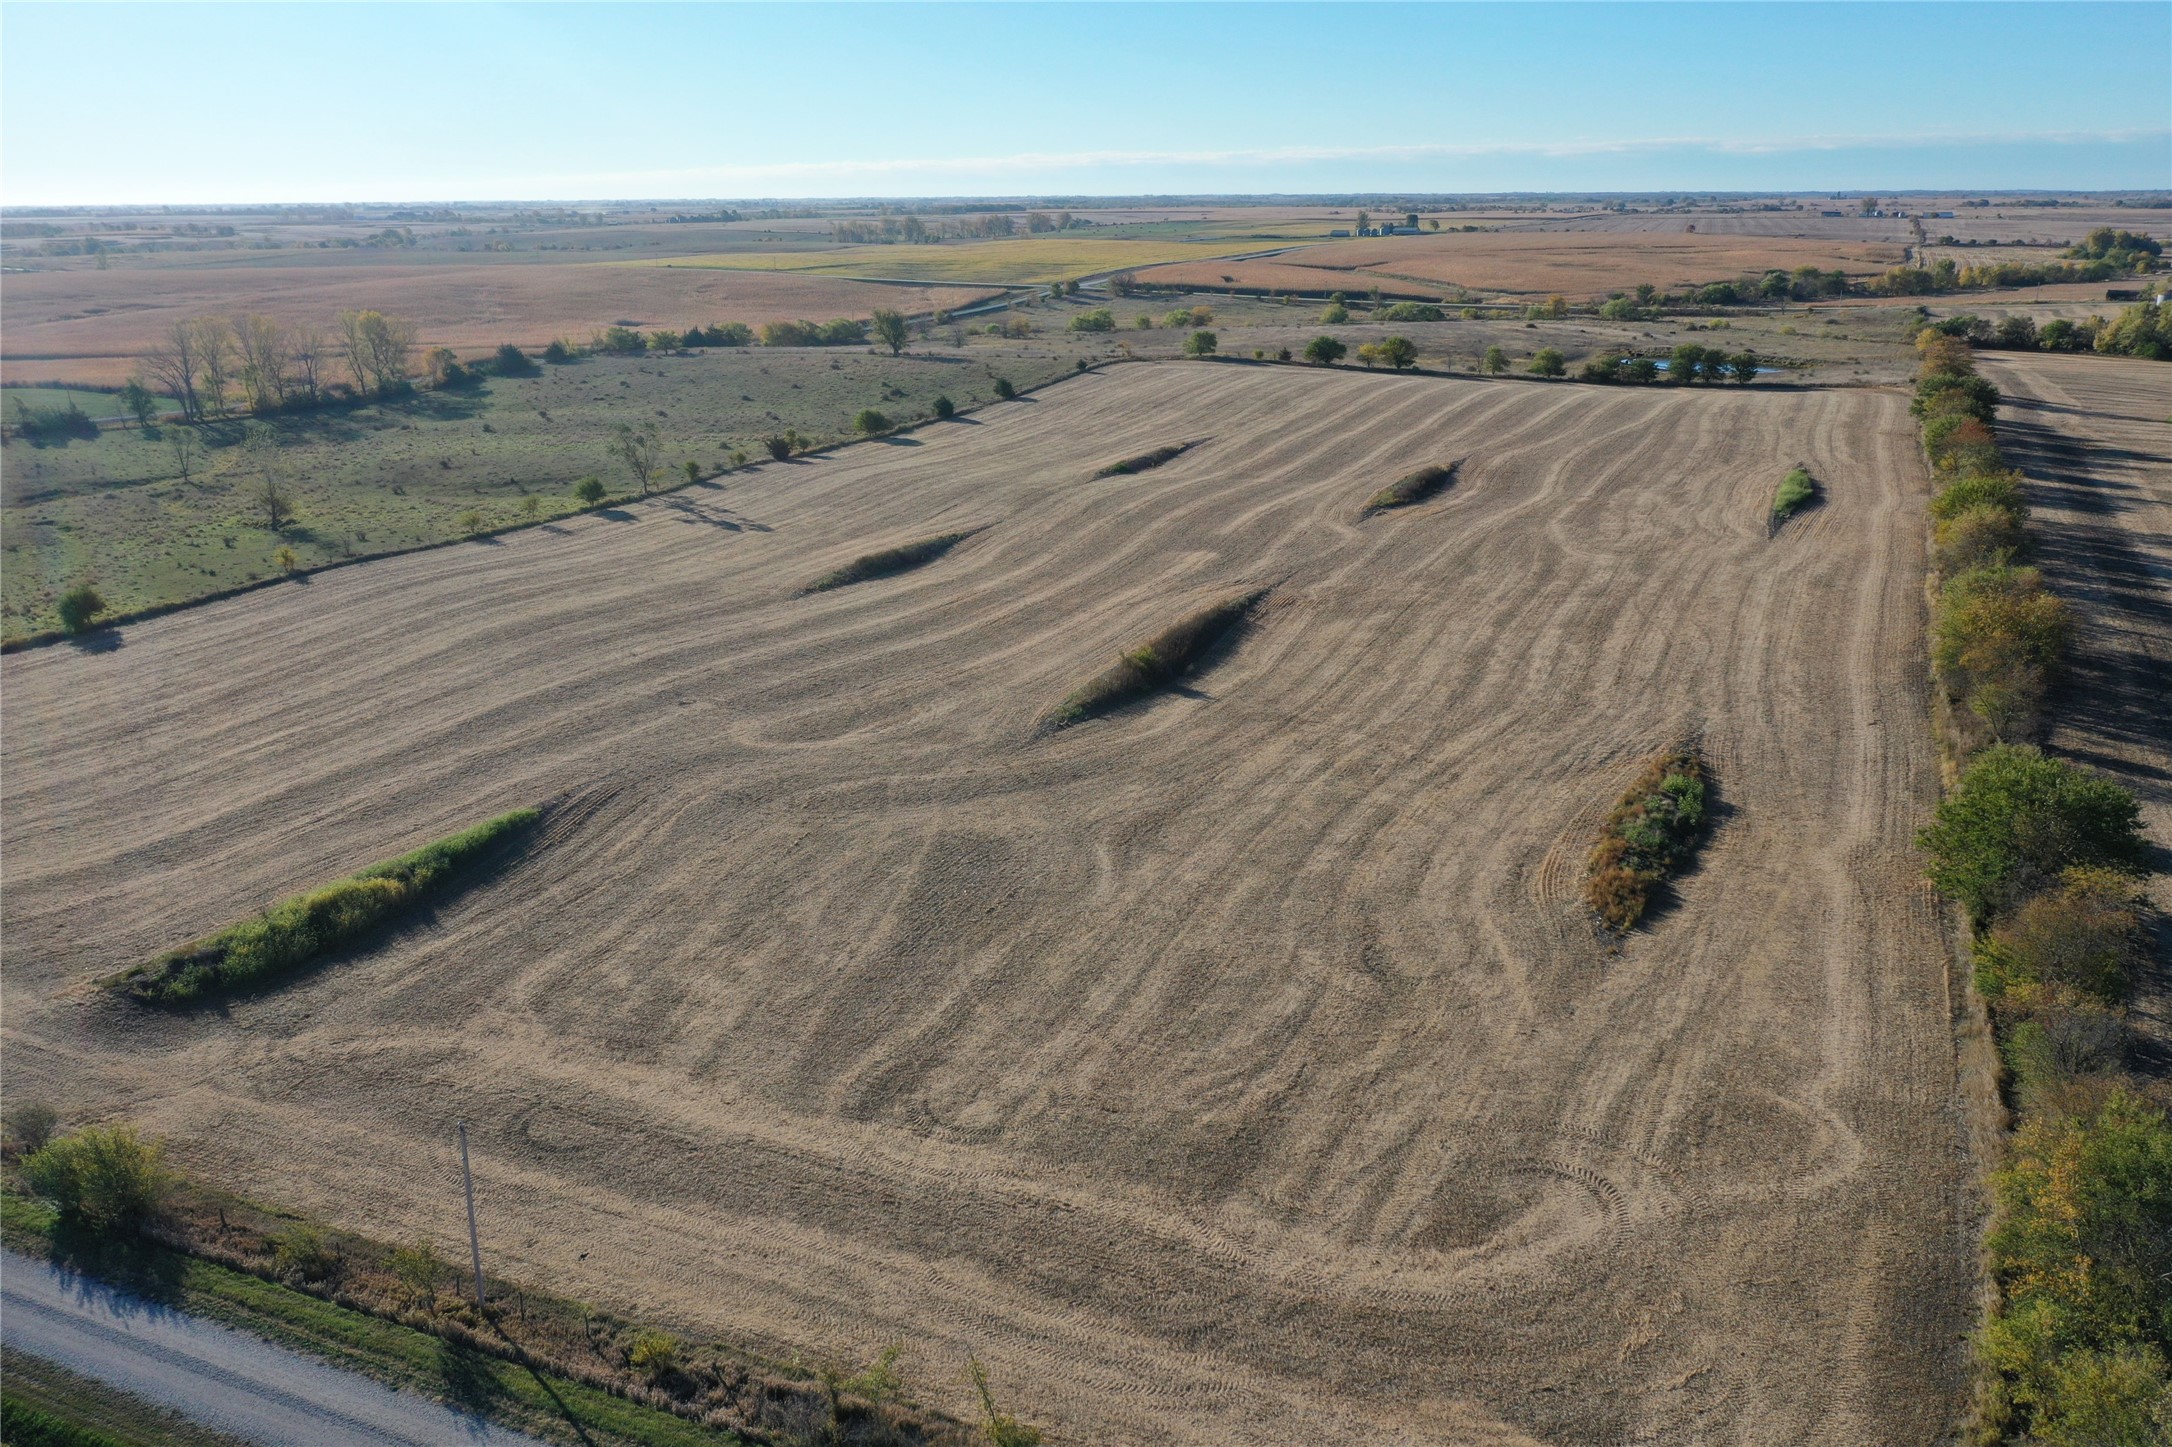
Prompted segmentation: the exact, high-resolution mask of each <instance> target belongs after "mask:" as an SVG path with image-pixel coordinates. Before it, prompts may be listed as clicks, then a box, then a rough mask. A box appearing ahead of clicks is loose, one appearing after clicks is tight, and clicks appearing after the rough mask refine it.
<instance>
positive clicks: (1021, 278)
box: [663, 232, 1262, 284]
mask: <svg viewBox="0 0 2172 1447" xmlns="http://www.w3.org/2000/svg"><path fill="white" fill-rule="evenodd" d="M1261 246H1262V243H1261V242H1260V241H1258V240H1257V239H1254V238H1251V237H1239V238H1232V239H1230V240H1228V241H1225V242H1219V243H1217V242H1194V241H1183V240H1179V239H1177V238H1175V237H1169V238H1163V239H1151V240H1149V239H1133V238H1126V237H1106V236H1095V235H1093V234H1092V233H1091V232H1071V233H1068V234H1063V235H1057V236H1024V237H1019V238H1017V239H1015V240H1010V241H966V242H946V243H944V244H942V245H940V246H847V247H840V248H838V249H836V250H833V251H774V252H755V251H750V252H720V253H718V254H717V255H715V256H705V257H694V258H687V259H682V260H675V261H671V262H668V263H663V264H665V265H668V266H672V267H730V268H735V269H736V268H746V269H762V270H776V271H785V272H801V273H822V274H826V275H830V276H879V277H900V278H906V279H909V280H915V281H953V282H990V283H1006V284H1017V283H1026V282H1042V281H1060V280H1067V279H1070V278H1073V277H1079V276H1085V275H1087V274H1088V273H1091V272H1102V271H1118V270H1122V269H1123V268H1126V267H1142V266H1152V265H1153V264H1155V263H1156V262H1161V261H1168V260H1170V259H1172V258H1175V257H1184V256H1212V255H1214V254H1215V253H1216V252H1217V251H1224V252H1227V251H1257V250H1260V249H1261Z"/></svg>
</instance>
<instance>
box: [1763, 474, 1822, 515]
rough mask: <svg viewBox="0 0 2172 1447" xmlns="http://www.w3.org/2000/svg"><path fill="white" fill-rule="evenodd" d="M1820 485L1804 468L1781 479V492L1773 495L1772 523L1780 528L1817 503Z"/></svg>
mask: <svg viewBox="0 0 2172 1447" xmlns="http://www.w3.org/2000/svg"><path fill="white" fill-rule="evenodd" d="M1817 495H1818V485H1817V483H1816V481H1815V480H1813V479H1812V478H1811V476H1810V474H1809V473H1808V472H1806V471H1804V470H1803V469H1802V468H1800V467H1798V468H1795V469H1794V470H1793V471H1791V472H1789V473H1788V475H1787V476H1785V477H1783V478H1781V479H1780V488H1779V491H1777V492H1775V493H1774V494H1773V495H1772V523H1773V526H1774V527H1778V526H1779V525H1780V524H1781V523H1784V522H1786V521H1787V520H1788V519H1789V518H1791V517H1793V516H1794V515H1795V514H1796V513H1798V512H1801V511H1802V510H1803V509H1804V508H1806V507H1808V506H1809V505H1810V504H1811V503H1813V502H1815V501H1817Z"/></svg>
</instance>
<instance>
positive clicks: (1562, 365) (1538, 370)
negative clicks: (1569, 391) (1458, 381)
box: [1489, 347, 1569, 377]
mask: <svg viewBox="0 0 2172 1447" xmlns="http://www.w3.org/2000/svg"><path fill="white" fill-rule="evenodd" d="M1489 370H1490V369H1489ZM1568 370H1569V364H1568V361H1567V359H1566V358H1564V357H1563V356H1562V355H1561V352H1560V350H1559V349H1558V348H1555V347H1541V348H1539V350H1538V355H1536V356H1534V357H1533V358H1531V375H1532V376H1534V377H1559V376H1561V375H1563V374H1564V373H1566V372H1567V371H1568Z"/></svg>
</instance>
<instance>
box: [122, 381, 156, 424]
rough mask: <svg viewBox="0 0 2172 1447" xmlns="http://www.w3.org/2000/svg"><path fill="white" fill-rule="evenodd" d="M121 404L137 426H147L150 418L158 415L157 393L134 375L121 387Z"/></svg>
mask: <svg viewBox="0 0 2172 1447" xmlns="http://www.w3.org/2000/svg"><path fill="white" fill-rule="evenodd" d="M121 405H122V406H123V407H126V408H127V409H128V412H129V415H130V416H132V417H134V418H135V419H136V425H137V426H138V427H149V426H150V425H151V419H152V418H154V417H156V416H157V415H158V394H157V393H156V392H153V391H152V390H151V389H150V388H149V387H146V386H144V385H143V383H142V382H140V381H138V380H137V379H136V378H134V377H130V378H129V379H128V385H127V386H125V387H123V388H121Z"/></svg>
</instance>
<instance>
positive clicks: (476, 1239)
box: [460, 1121, 483, 1309]
mask: <svg viewBox="0 0 2172 1447" xmlns="http://www.w3.org/2000/svg"><path fill="white" fill-rule="evenodd" d="M460 1183H461V1184H462V1185H463V1186H465V1187H466V1188H467V1193H468V1251H469V1253H470V1254H471V1255H472V1256H473V1257H474V1258H475V1305H476V1307H477V1308H478V1309H480V1308H481V1307H482V1305H483V1242H482V1238H481V1237H480V1236H477V1235H476V1234H475V1176H474V1173H473V1172H471V1171H469V1169H468V1123H467V1122H466V1121H461V1122H460Z"/></svg>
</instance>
